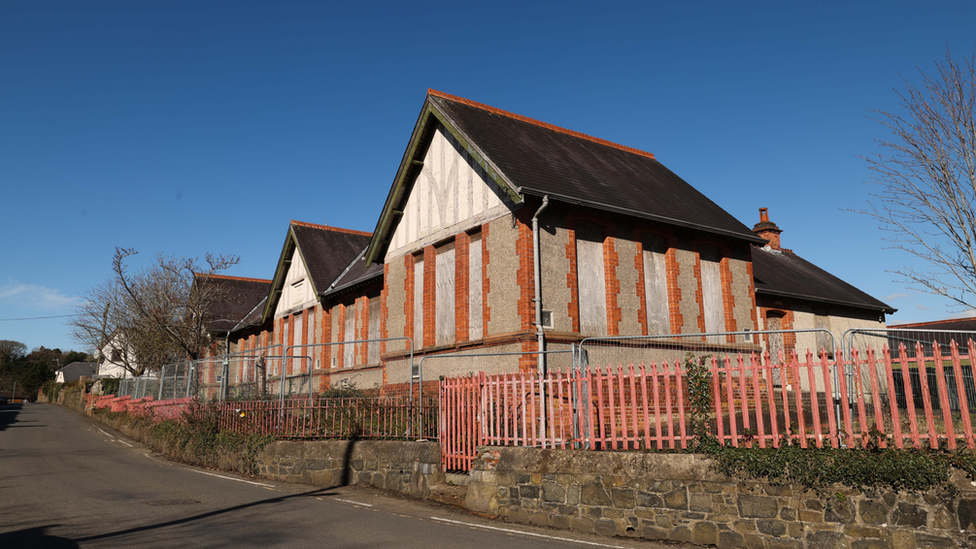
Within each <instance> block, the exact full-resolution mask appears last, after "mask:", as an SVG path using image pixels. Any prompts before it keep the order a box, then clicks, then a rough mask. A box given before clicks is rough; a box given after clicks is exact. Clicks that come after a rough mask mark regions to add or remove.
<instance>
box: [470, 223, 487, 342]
mask: <svg viewBox="0 0 976 549" xmlns="http://www.w3.org/2000/svg"><path fill="white" fill-rule="evenodd" d="M483 299H484V295H483V293H482V286H481V233H477V234H473V235H471V240H470V244H469V245H468V339H471V340H475V339H481V338H483V337H484V336H485V332H484V327H483V326H482V320H483V319H484V317H483V316H482V308H483V304H484V302H483Z"/></svg>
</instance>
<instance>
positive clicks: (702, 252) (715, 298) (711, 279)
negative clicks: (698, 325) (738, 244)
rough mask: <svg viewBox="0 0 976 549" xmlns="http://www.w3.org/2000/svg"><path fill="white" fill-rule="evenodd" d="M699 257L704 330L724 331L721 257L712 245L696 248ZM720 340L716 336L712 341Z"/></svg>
mask: <svg viewBox="0 0 976 549" xmlns="http://www.w3.org/2000/svg"><path fill="white" fill-rule="evenodd" d="M698 254H699V257H700V259H701V285H702V302H703V303H702V305H703V308H704V310H705V331H706V332H708V333H715V332H724V331H725V305H724V303H723V300H722V268H721V264H720V263H719V262H720V261H721V260H722V257H721V256H720V255H719V253H718V250H717V249H716V248H715V247H713V246H707V245H703V246H701V247H700V248H699V250H698ZM720 341H722V339H721V338H716V339H715V340H714V342H716V343H718V342H720Z"/></svg>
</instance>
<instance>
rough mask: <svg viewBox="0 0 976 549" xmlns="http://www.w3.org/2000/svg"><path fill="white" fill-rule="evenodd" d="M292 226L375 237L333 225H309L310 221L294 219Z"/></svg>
mask: <svg viewBox="0 0 976 549" xmlns="http://www.w3.org/2000/svg"><path fill="white" fill-rule="evenodd" d="M291 224H292V225H299V226H302V227H309V228H312V229H321V230H323V231H333V232H337V233H347V234H357V235H360V236H373V233H368V232H366V231H357V230H355V229H343V228H342V227H333V226H331V225H319V224H317V223H309V222H308V221H297V220H294V219H292V220H291Z"/></svg>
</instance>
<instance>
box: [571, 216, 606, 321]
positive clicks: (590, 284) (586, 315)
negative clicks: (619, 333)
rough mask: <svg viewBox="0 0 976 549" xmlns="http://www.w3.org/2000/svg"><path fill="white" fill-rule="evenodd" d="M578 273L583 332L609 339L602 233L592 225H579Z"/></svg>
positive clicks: (577, 246)
mask: <svg viewBox="0 0 976 549" xmlns="http://www.w3.org/2000/svg"><path fill="white" fill-rule="evenodd" d="M576 273H577V284H578V289H579V318H580V332H581V333H583V334H585V335H588V336H605V335H607V292H606V278H605V274H604V271H603V231H602V230H601V229H600V227H598V226H596V225H594V224H593V223H587V222H579V223H577V225H576Z"/></svg>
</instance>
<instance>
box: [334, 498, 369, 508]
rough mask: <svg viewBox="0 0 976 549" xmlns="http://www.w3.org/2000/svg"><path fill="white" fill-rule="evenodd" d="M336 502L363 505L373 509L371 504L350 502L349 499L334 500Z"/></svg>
mask: <svg viewBox="0 0 976 549" xmlns="http://www.w3.org/2000/svg"><path fill="white" fill-rule="evenodd" d="M333 499H334V500H336V501H341V502H343V503H351V504H353V505H362V506H363V507H372V505H371V504H369V503H359V502H358V501H349V500H348V499H339V498H333Z"/></svg>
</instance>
